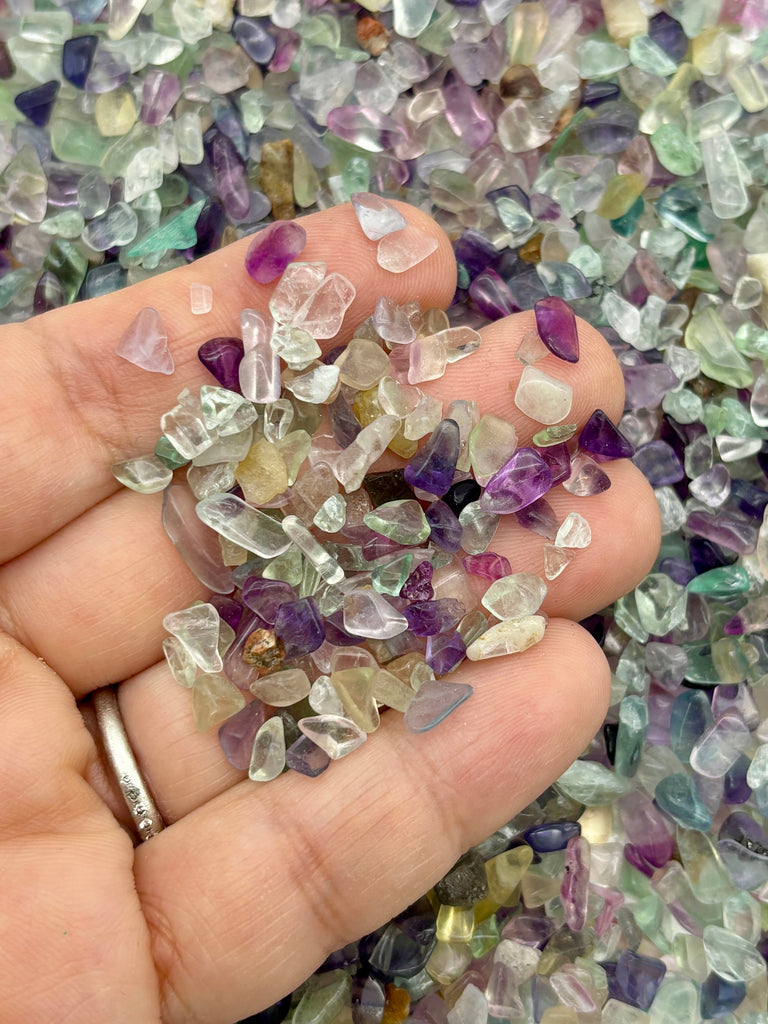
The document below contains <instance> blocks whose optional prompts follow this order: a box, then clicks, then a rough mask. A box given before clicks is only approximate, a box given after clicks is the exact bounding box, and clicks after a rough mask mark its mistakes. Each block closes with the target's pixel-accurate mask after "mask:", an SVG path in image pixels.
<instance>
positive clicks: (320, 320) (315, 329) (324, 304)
mask: <svg viewBox="0 0 768 1024" xmlns="http://www.w3.org/2000/svg"><path fill="white" fill-rule="evenodd" d="M355 294H356V292H355V286H354V285H353V284H352V282H351V281H348V280H347V278H346V277H344V276H343V275H342V274H329V275H328V276H327V277H326V278H325V279H324V280H323V281H322V282H321V284H320V285H319V286H318V287H317V288H316V289H315V290H314V291H313V293H312V294H311V296H310V297H309V298H308V299H307V301H306V302H305V304H304V305H303V306H302V307H301V309H299V310H298V312H297V313H296V315H295V318H294V320H293V325H294V326H295V327H301V328H302V329H303V330H305V331H307V332H308V333H309V334H311V335H312V337H313V338H315V339H316V340H318V341H322V340H324V339H327V338H333V337H335V336H336V335H337V334H338V333H339V331H340V330H341V325H342V322H343V320H344V314H345V313H346V312H347V310H348V309H349V307H350V306H351V305H352V302H353V300H354V298H355Z"/></svg>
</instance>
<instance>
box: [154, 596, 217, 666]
mask: <svg viewBox="0 0 768 1024" xmlns="http://www.w3.org/2000/svg"><path fill="white" fill-rule="evenodd" d="M220 622H221V619H220V618H219V613H218V612H217V611H216V609H215V608H214V607H213V605H212V604H194V605H192V606H191V607H190V608H185V609H183V610H182V611H180V612H171V613H170V614H169V615H166V616H165V618H164V619H163V629H166V630H167V631H168V632H169V633H170V634H171V635H172V636H175V637H176V639H177V640H178V641H179V642H180V643H181V644H182V645H183V646H184V647H185V648H186V650H187V651H188V652H189V654H190V656H191V657H192V659H193V660H194V662H195V664H196V665H198V666H199V667H200V668H201V669H202V670H203V672H221V670H222V668H223V662H222V660H221V655H220V654H219V623H220Z"/></svg>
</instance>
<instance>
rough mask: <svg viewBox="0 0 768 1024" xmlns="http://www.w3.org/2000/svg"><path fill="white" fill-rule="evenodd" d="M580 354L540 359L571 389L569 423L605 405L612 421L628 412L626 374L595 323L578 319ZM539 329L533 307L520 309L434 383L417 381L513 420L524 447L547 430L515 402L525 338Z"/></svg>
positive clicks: (483, 333)
mask: <svg viewBox="0 0 768 1024" xmlns="http://www.w3.org/2000/svg"><path fill="white" fill-rule="evenodd" d="M577 327H578V334H579V348H580V356H579V361H578V362H577V363H567V362H565V361H564V360H562V359H558V358H557V357H556V356H554V355H547V356H545V357H544V359H542V360H540V361H539V362H537V363H536V364H535V365H536V368H537V369H540V370H543V372H544V373H546V374H547V375H548V376H551V377H553V378H555V379H556V380H559V381H562V382H563V383H564V384H567V385H569V386H570V387H571V389H572V391H573V405H572V407H571V411H570V412H569V413H568V415H567V416H566V417H565V418H564V419H563V421H562V422H565V423H576V424H579V425H583V424H584V423H586V421H587V420H588V419H589V417H590V416H591V415H592V413H593V412H594V411H595V409H602V410H603V411H604V412H605V413H606V414H607V415H608V416H609V417H610V418H611V419H612V420H613V421H614V422H618V420H619V418H620V417H621V414H622V412H623V411H624V378H623V376H622V373H621V367H620V366H619V364H618V362H617V361H616V358H615V357H614V355H613V352H612V350H611V347H610V345H609V344H608V342H607V341H606V340H605V338H604V337H603V336H602V335H601V334H600V332H599V331H597V330H596V329H595V328H594V327H592V325H591V324H588V323H587V322H586V321H585V320H582V319H581V318H580V317H579V318H577ZM535 329H536V318H535V315H534V313H533V311H532V310H531V311H528V312H525V313H516V314H515V315H514V316H508V317H505V318H504V319H503V320H497V321H496V322H495V323H493V324H489V325H488V326H487V327H484V328H483V329H482V331H481V332H480V334H481V338H482V341H481V344H480V348H479V349H478V350H477V351H476V352H474V353H473V354H472V355H471V356H470V357H469V358H467V359H460V360H458V361H457V362H455V363H449V365H448V366H447V368H446V372H445V374H444V375H443V376H442V377H441V378H440V379H439V380H436V381H430V382H429V383H427V384H423V385H419V386H420V387H422V388H423V390H425V391H429V393H430V394H433V395H435V396H436V397H438V398H440V399H441V400H442V401H443V403H444V405H446V406H447V404H448V403H449V402H452V401H453V400H454V399H456V398H457V397H459V396H460V397H462V398H473V399H474V400H475V401H477V402H478V405H479V406H480V410H479V411H480V414H481V415H487V414H489V413H491V414H493V415H494V416H499V417H500V418H501V419H503V420H508V421H509V422H510V423H513V424H514V426H515V430H516V431H517V436H518V443H519V444H520V445H526V444H530V441H531V438H532V437H533V435H534V434H535V433H537V432H538V431H540V430H542V429H543V425H542V424H541V423H540V422H538V421H537V420H533V419H531V418H530V417H529V416H526V415H524V414H523V413H522V412H521V411H520V410H519V409H518V408H517V406H516V405H515V402H514V395H515V391H516V390H517V386H518V384H519V383H520V377H521V376H522V373H523V370H524V369H525V365H524V364H523V363H522V362H521V361H520V360H519V359H518V358H517V354H516V353H517V349H518V347H519V346H520V343H521V341H522V340H523V338H524V337H525V335H526V334H528V333H529V332H531V331H535Z"/></svg>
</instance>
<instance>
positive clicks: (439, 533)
mask: <svg viewBox="0 0 768 1024" xmlns="http://www.w3.org/2000/svg"><path fill="white" fill-rule="evenodd" d="M474 482H475V481H474V480H473V481H472V483H474ZM424 514H425V515H426V517H427V522H428V523H429V525H430V527H431V532H430V534H429V539H430V541H431V542H432V543H433V544H436V545H437V546H438V547H439V548H442V550H443V551H448V552H449V553H450V554H453V553H454V552H455V551H458V550H459V548H460V547H461V535H462V533H463V532H464V528H463V526H462V525H461V523H460V522H459V520H458V519H457V518H456V515H455V514H454V512H453V509H451V508H450V506H449V505H447V504H446V503H445V502H444V501H442V500H441V499H440V498H438V499H437V501H433V502H432V504H431V505H430V506H429V507H428V508H427V510H426V512H425V513H424Z"/></svg>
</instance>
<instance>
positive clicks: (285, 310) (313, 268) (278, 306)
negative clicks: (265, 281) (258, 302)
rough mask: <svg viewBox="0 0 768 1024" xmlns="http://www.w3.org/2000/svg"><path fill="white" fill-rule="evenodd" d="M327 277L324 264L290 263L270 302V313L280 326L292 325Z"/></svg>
mask: <svg viewBox="0 0 768 1024" xmlns="http://www.w3.org/2000/svg"><path fill="white" fill-rule="evenodd" d="M324 277H325V264H324V263H289V264H288V266H287V267H286V268H285V270H284V271H283V273H282V276H281V278H280V280H279V281H278V282H277V285H276V286H275V290H274V291H273V292H272V297H271V298H270V300H269V312H270V313H271V314H272V316H273V317H274V318H275V320H277V322H278V323H279V324H290V323H293V322H294V318H295V317H296V314H297V313H298V312H299V310H300V309H301V308H302V306H303V305H304V304H305V303H306V302H308V301H309V299H310V298H311V297H312V295H314V293H315V292H316V291H317V289H318V288H319V287H320V285H321V284H322V282H323V279H324Z"/></svg>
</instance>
